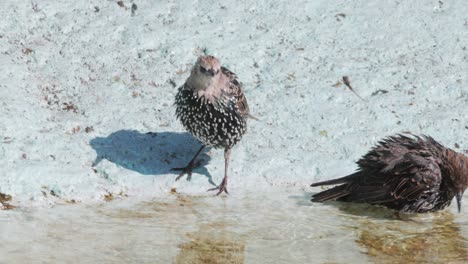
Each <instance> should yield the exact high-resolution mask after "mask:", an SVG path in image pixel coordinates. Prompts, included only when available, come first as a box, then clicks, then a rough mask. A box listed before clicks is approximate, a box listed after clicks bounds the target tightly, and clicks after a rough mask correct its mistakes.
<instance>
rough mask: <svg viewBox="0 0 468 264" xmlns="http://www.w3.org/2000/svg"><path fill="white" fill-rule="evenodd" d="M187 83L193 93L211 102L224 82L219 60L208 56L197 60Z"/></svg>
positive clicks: (218, 93)
mask: <svg viewBox="0 0 468 264" xmlns="http://www.w3.org/2000/svg"><path fill="white" fill-rule="evenodd" d="M187 82H188V83H189V85H188V87H190V88H191V89H193V91H194V93H196V94H197V95H198V96H199V97H203V98H204V99H208V100H209V101H211V102H212V101H214V98H216V97H218V96H219V95H220V93H221V91H220V87H222V86H223V84H224V82H226V80H225V78H223V77H222V73H221V63H220V62H219V60H218V59H217V58H215V57H213V56H209V55H208V56H201V57H199V58H198V60H197V62H196V63H195V65H194V66H193V68H192V72H191V74H190V77H189V78H188V80H187Z"/></svg>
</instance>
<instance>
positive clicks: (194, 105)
mask: <svg viewBox="0 0 468 264" xmlns="http://www.w3.org/2000/svg"><path fill="white" fill-rule="evenodd" d="M175 106H176V116H177V118H178V119H179V120H180V121H181V122H182V125H183V126H184V127H185V129H187V130H188V131H189V132H190V133H191V134H192V135H193V136H194V137H195V138H197V139H198V140H199V141H200V142H201V143H202V146H201V147H200V149H199V150H198V152H197V153H196V154H195V156H194V157H193V158H192V160H191V161H190V162H189V163H188V165H187V166H186V167H183V168H174V169H173V170H179V171H181V173H180V175H179V176H178V177H177V178H176V180H178V179H180V178H181V177H182V176H183V175H184V174H187V178H190V177H191V175H192V170H193V169H194V168H195V167H196V166H198V164H197V163H195V159H196V158H197V156H198V155H199V154H200V152H201V151H202V150H203V149H204V148H205V147H206V146H209V147H214V148H224V160H225V168H224V169H225V171H224V178H223V181H222V182H221V184H220V185H219V186H218V187H216V188H213V189H209V191H212V190H218V193H217V195H219V194H220V193H222V192H226V193H227V194H228V190H227V188H226V187H227V178H228V164H229V154H230V150H231V148H232V147H233V146H234V145H235V144H236V143H237V142H239V140H240V139H241V138H242V136H243V135H244V133H245V131H246V130H247V118H248V117H252V116H251V115H250V112H249V106H248V105H247V100H246V99H245V96H244V93H243V91H242V84H241V83H240V82H239V81H238V80H237V76H236V75H235V74H234V73H233V72H231V71H229V70H228V69H226V68H224V67H222V66H221V64H220V62H219V60H218V59H217V58H215V57H213V56H202V57H199V58H198V60H197V62H196V63H195V66H193V68H192V71H191V74H190V76H189V77H188V79H187V80H186V82H185V84H184V85H182V86H181V87H180V88H179V90H178V92H177V95H176V98H175Z"/></svg>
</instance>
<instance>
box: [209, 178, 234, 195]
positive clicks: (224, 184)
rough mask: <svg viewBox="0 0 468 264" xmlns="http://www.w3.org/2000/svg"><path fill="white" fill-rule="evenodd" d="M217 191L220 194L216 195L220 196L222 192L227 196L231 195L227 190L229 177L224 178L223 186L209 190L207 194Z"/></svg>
mask: <svg viewBox="0 0 468 264" xmlns="http://www.w3.org/2000/svg"><path fill="white" fill-rule="evenodd" d="M215 190H218V193H217V194H216V195H220V194H221V193H222V192H225V193H226V194H229V192H228V190H227V177H224V178H223V181H222V182H221V184H220V185H219V186H218V187H215V188H211V189H208V191H207V192H210V191H215Z"/></svg>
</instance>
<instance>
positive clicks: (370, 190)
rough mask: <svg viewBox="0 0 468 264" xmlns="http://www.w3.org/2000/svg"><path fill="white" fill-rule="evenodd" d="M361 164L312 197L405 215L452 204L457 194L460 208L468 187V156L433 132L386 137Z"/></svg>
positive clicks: (325, 182)
mask: <svg viewBox="0 0 468 264" xmlns="http://www.w3.org/2000/svg"><path fill="white" fill-rule="evenodd" d="M357 164H358V166H359V169H358V171H357V172H355V173H353V174H350V175H348V176H345V177H342V178H339V179H334V180H329V181H323V182H318V183H314V184H312V185H311V186H321V185H337V184H341V185H338V186H335V187H332V188H331V189H328V190H325V191H322V192H320V193H317V194H314V195H313V196H312V201H313V202H323V201H327V200H337V201H343V202H355V203H369V204H376V205H383V206H386V207H389V208H392V209H395V210H399V211H400V212H402V213H425V212H434V211H437V210H441V209H443V208H445V207H447V206H449V205H450V203H451V201H452V199H453V198H454V197H456V200H457V205H458V211H460V209H461V200H462V196H463V192H464V191H465V189H466V188H467V187H468V157H466V156H465V155H463V154H460V153H457V152H455V151H453V150H451V149H448V148H445V147H444V146H442V145H441V144H439V143H438V142H437V141H435V140H434V139H433V138H431V137H429V136H412V137H407V136H404V135H396V136H391V137H388V138H386V139H383V140H382V141H380V142H379V143H378V144H377V146H375V147H374V148H373V149H372V150H371V151H369V152H368V153H367V154H366V155H364V157H362V158H361V159H360V160H359V161H358V162H357Z"/></svg>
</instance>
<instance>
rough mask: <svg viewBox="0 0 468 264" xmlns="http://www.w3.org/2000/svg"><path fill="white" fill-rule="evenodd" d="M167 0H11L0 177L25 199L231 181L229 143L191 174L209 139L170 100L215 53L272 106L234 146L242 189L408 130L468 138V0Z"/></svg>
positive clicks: (298, 177)
mask: <svg viewBox="0 0 468 264" xmlns="http://www.w3.org/2000/svg"><path fill="white" fill-rule="evenodd" d="M156 2H157V3H156ZM156 2H154V1H133V2H131V1H128V0H125V1H122V3H121V4H120V5H119V4H118V3H117V2H116V1H98V0H90V1H65V0H60V1H52V0H50V1H37V2H36V1H32V2H31V1H15V0H3V1H2V4H1V5H0V16H1V17H2V19H1V21H0V192H2V193H6V194H9V195H12V196H13V202H14V203H15V204H16V205H26V204H28V203H31V202H32V203H33V204H44V203H55V202H63V201H68V202H73V200H74V201H82V202H86V201H94V200H103V199H105V198H106V197H107V198H109V196H110V195H112V196H113V197H114V196H119V195H128V196H131V197H154V196H158V195H166V194H168V193H169V192H170V190H171V188H177V191H178V192H181V193H186V194H201V193H203V194H204V193H205V190H206V189H208V188H210V187H212V185H211V184H210V180H212V182H214V183H216V184H217V183H219V182H220V180H221V178H222V174H223V155H222V151H219V150H211V151H209V152H208V154H207V155H206V156H205V160H206V163H207V165H206V166H205V167H204V168H201V169H199V170H197V173H196V174H194V176H193V179H192V181H191V182H186V181H184V180H183V181H180V182H174V178H175V176H176V175H175V174H173V173H170V172H169V169H170V168H171V167H174V166H181V165H184V164H186V162H187V161H188V160H189V159H190V157H191V156H192V155H193V153H194V152H195V151H196V149H197V147H198V144H197V142H196V141H194V140H193V139H192V138H191V137H190V136H189V135H188V134H186V133H184V131H183V128H182V127H181V125H180V124H179V123H178V121H177V120H176V119H175V116H174V107H173V106H172V104H173V99H174V94H175V93H176V88H177V87H178V86H180V85H182V84H183V82H184V80H185V79H186V78H187V76H188V74H189V73H188V70H189V68H190V67H191V65H192V64H193V63H194V61H195V60H196V58H197V56H199V55H200V54H203V53H208V54H212V55H215V56H218V57H219V58H220V59H221V60H222V63H223V64H224V65H225V66H226V67H228V68H229V69H230V70H232V71H234V72H236V73H237V74H238V76H239V77H240V79H241V80H242V81H243V83H244V84H245V92H246V96H247V98H248V101H249V104H250V108H251V111H252V113H253V114H254V115H255V116H257V117H258V118H259V119H261V121H260V122H255V121H252V122H250V124H249V131H248V133H247V134H246V136H245V138H244V139H243V140H242V141H241V142H240V144H239V145H238V146H237V147H236V148H235V149H234V150H233V152H232V155H231V156H232V162H231V164H232V167H231V170H230V171H231V179H230V182H229V184H230V192H231V193H232V195H234V196H235V195H236V194H240V193H241V192H242V191H246V192H250V191H260V192H261V191H264V190H267V189H270V188H272V186H274V188H283V189H288V190H291V192H299V191H302V190H309V189H308V185H309V184H310V183H311V182H313V181H316V180H323V179H328V178H332V177H337V176H341V175H343V174H345V173H348V172H350V171H352V170H354V169H355V168H356V167H355V165H354V163H353V162H354V161H355V160H356V159H358V157H360V156H361V155H362V154H364V153H365V152H366V151H367V150H368V149H369V148H370V147H371V146H372V145H373V144H374V143H376V141H377V140H378V139H379V138H381V137H383V136H386V135H390V134H393V133H396V132H404V131H410V132H413V133H416V134H419V133H426V134H429V135H431V136H433V137H434V138H436V139H438V140H440V141H441V142H442V143H443V144H445V145H447V146H449V147H452V148H454V149H455V150H457V151H460V152H463V151H464V152H467V151H468V117H467V113H468V88H467V85H468V74H467V72H468V50H467V46H468V15H467V14H468V5H467V4H466V1H463V0H459V1H434V0H432V1H425V0H419V1H383V0H382V1H352V2H349V1H327V0H323V1H298V2H295V3H294V4H291V2H290V1H276V2H275V3H266V1H265V2H263V1H252V0H244V1H223V2H222V3H217V4H211V3H208V2H206V3H204V2H203V1H156ZM36 3H37V4H36ZM132 4H134V6H136V7H137V8H136V10H135V8H132ZM132 10H133V11H132ZM345 75H346V76H349V78H350V80H351V85H352V86H353V88H354V90H355V91H356V92H357V93H358V94H359V95H360V96H361V97H362V98H363V100H361V99H360V98H359V97H358V96H356V95H355V94H354V93H352V92H351V91H350V90H349V89H348V88H346V87H345V86H344V85H343V84H340V83H339V80H341V78H342V76H345ZM109 193H110V194H109Z"/></svg>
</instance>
